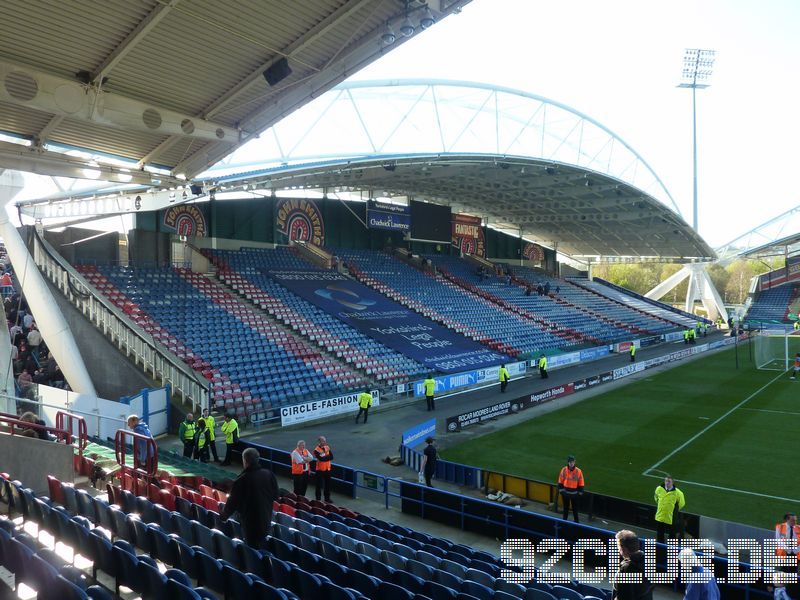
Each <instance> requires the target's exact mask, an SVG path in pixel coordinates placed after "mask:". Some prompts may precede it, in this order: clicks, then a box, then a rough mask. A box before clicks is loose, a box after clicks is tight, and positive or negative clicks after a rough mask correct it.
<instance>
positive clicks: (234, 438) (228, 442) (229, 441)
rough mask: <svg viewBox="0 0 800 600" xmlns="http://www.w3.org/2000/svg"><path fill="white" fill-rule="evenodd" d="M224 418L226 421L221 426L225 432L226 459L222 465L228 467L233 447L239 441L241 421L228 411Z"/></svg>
mask: <svg viewBox="0 0 800 600" xmlns="http://www.w3.org/2000/svg"><path fill="white" fill-rule="evenodd" d="M224 419H225V422H224V423H223V424H222V427H220V429H221V430H222V433H224V434H225V460H224V461H222V466H223V467H227V466H228V465H229V464H231V458H233V447H234V446H235V445H236V442H238V441H239V423H237V422H236V419H234V418H233V416H231V415H230V414H228V413H225V417H224Z"/></svg>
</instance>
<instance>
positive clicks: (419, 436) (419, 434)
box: [402, 418, 436, 448]
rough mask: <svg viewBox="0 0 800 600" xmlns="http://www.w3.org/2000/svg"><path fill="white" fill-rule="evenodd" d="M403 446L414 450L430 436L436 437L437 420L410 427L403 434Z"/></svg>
mask: <svg viewBox="0 0 800 600" xmlns="http://www.w3.org/2000/svg"><path fill="white" fill-rule="evenodd" d="M402 435H403V446H408V447H409V448H413V447H414V446H417V445H419V444H421V443H422V442H424V441H425V438H427V437H428V436H432V435H436V419H435V418H434V419H429V420H428V421H425V422H424V423H420V424H419V425H415V426H414V427H410V428H409V429H406V430H405V431H404V432H403V434H402Z"/></svg>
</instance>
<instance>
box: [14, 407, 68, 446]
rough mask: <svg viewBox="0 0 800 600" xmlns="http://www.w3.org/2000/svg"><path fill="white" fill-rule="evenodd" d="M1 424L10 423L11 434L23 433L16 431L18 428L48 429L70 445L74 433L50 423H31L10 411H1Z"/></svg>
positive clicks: (48, 431) (59, 439) (57, 438)
mask: <svg viewBox="0 0 800 600" xmlns="http://www.w3.org/2000/svg"><path fill="white" fill-rule="evenodd" d="M0 424H5V425H8V427H9V432H10V433H11V435H22V434H21V433H16V430H17V429H20V430H25V429H33V430H34V431H37V432H38V431H46V432H47V433H52V434H53V435H55V436H56V440H57V441H59V442H64V443H65V444H67V445H69V444H72V437H73V436H72V434H71V433H70V432H69V431H67V430H65V429H59V428H57V427H50V426H49V425H39V424H38V423H29V422H28V421H23V420H22V419H19V418H18V417H17V415H12V414H9V413H0Z"/></svg>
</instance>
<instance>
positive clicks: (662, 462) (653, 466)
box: [642, 373, 784, 475]
mask: <svg viewBox="0 0 800 600" xmlns="http://www.w3.org/2000/svg"><path fill="white" fill-rule="evenodd" d="M783 376H784V373H780V374H779V375H776V376H775V378H774V379H771V380H770V381H768V382H767V383H765V384H764V385H762V386H761V387H760V388H758V389H757V390H756V391H755V392H753V393H752V394H750V395H749V396H748V397H747V398H745V399H744V400H742V401H741V402H739V404H737V405H736V406H734V407H733V408H732V409H730V410H729V411H728V412H726V413H725V414H724V415H722V416H721V417H718V418H717V419H714V420H713V421H712V422H711V423H709V424H708V425H706V426H705V427H704V428H703V429H701V430H700V431H698V432H697V433H695V434H694V435H693V436H692V437H690V438H689V439H688V440H686V441H685V442H683V443H682V444H681V445H680V446H678V447H677V448H675V450H673V451H672V452H670V453H669V454H667V455H666V456H665V457H664V458H662V459H661V460H659V461H658V462H657V463H656V464H654V465H652V466H651V467H650V468H649V469H645V471H644V473H642V475H647V474H648V473H649V472H650V471H652V470H653V469H655V468H656V467H658V466H660V465H662V464H664V463H665V462H666V461H668V460H669V459H670V458H672V457H673V456H675V455H676V454H677V453H678V452H680V451H681V450H683V449H684V448H686V446H688V445H689V444H691V443H692V442H693V441H695V440H696V439H697V438H699V437H700V436H701V435H703V434H704V433H705V432H706V431H708V430H709V429H711V428H712V427H714V425H716V424H717V423H719V422H720V421H722V420H723V419H724V418H726V417H727V416H728V415H730V414H731V413H733V411H735V410H736V409H737V408H739V407H741V406H744V405H745V404H747V403H748V402H749V401H750V400H752V399H753V398H755V397H756V396H758V395H759V394H760V393H761V392H763V391H764V390H765V389H767V387H769V386H770V385H772V384H773V383H775V382H776V381H778V379H780V378H781V377H783Z"/></svg>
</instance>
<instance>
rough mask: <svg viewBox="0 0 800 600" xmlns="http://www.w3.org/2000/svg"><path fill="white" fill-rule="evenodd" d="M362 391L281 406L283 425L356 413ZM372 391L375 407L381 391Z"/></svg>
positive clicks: (378, 402)
mask: <svg viewBox="0 0 800 600" xmlns="http://www.w3.org/2000/svg"><path fill="white" fill-rule="evenodd" d="M360 393H361V392H353V393H352V394H345V395H344V396H337V397H336V398H328V399H327V400H313V401H311V402H303V403H302V404H294V405H292V406H284V407H283V408H281V427H286V426H288V425H295V424H297V423H305V422H306V421H314V420H316V419H324V418H325V417H333V416H336V415H341V414H344V413H353V414H355V413H356V412H357V411H358V395H359V394H360ZM370 393H371V394H372V406H373V408H374V407H375V406H378V405H380V403H381V394H380V392H379V391H378V390H372V391H371V392H370Z"/></svg>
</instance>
